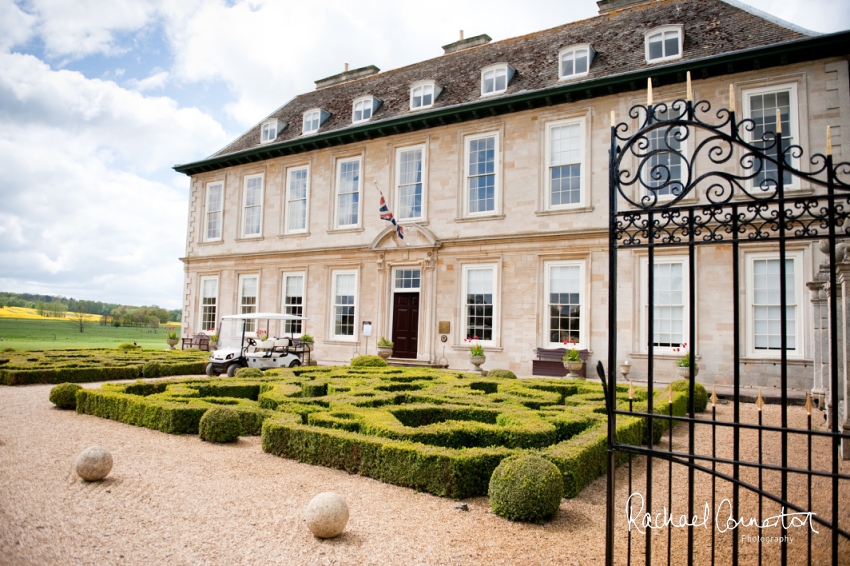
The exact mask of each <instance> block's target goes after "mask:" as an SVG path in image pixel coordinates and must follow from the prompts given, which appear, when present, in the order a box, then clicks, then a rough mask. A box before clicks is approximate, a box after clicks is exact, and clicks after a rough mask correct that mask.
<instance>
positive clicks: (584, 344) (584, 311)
mask: <svg viewBox="0 0 850 566" xmlns="http://www.w3.org/2000/svg"><path fill="white" fill-rule="evenodd" d="M585 265H586V262H585V260H583V259H579V260H569V261H567V260H558V261H546V262H544V263H543V277H544V281H543V317H542V318H543V344H544V347H546V348H563V347H564V343H563V342H562V341H560V340H559V341H557V342H552V341H551V340H550V338H551V336H550V328H551V319H552V313H551V311H550V308H549V305H550V304H551V303H550V302H549V295H550V294H551V284H552V277H551V270H552V268H553V267H578V268H579V280H578V281H579V283H578V284H579V331H578V332H579V338H580V339H579V342H578V343H577V344H576V346H575V347H576V348H577V349H579V350H585V349H589V344H590V341H589V336H588V331H587V315H588V309H589V307H588V300H587V298H588V297H587V283H586V281H587V279H586V271H585Z"/></svg>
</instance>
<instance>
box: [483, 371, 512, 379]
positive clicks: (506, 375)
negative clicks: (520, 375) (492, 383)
mask: <svg viewBox="0 0 850 566" xmlns="http://www.w3.org/2000/svg"><path fill="white" fill-rule="evenodd" d="M487 377H503V378H508V379H516V374H515V373H514V372H512V371H511V370H509V369H491V370H490V371H488V372H487Z"/></svg>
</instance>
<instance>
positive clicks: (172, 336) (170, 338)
mask: <svg viewBox="0 0 850 566" xmlns="http://www.w3.org/2000/svg"><path fill="white" fill-rule="evenodd" d="M177 342H179V340H178V339H177V333H176V332H174V331H172V332H169V333H168V334H167V335H166V338H165V343H166V344H168V347H169V349H171V350H173V349H174V346H176V345H177Z"/></svg>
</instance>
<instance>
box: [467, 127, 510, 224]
mask: <svg viewBox="0 0 850 566" xmlns="http://www.w3.org/2000/svg"><path fill="white" fill-rule="evenodd" d="M489 137H492V138H494V144H493V174H494V176H495V177H494V179H493V210H486V211H483V212H469V180H470V178H471V177H470V164H469V149H470V145H471V143H472V141H473V140H480V139H485V138H489ZM463 153H464V156H463V189H462V190H463V216H464V217H467V218H476V217H479V216H498V215H499V213H500V210H501V206H502V202H501V200H502V199H501V187H502V159H501V134H500V132H499V131H492V132H485V133H480V134H474V135H469V136H466V137H465V138H464V140H463Z"/></svg>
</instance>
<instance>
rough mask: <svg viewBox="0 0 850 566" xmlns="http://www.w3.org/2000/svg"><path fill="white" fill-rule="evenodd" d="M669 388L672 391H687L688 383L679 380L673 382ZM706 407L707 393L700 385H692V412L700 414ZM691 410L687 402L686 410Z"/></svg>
mask: <svg viewBox="0 0 850 566" xmlns="http://www.w3.org/2000/svg"><path fill="white" fill-rule="evenodd" d="M671 386H672V387H673V391H685V392H687V391H689V389H690V382H689V381H688V380H687V379H679V380H677V381H674V382H673V383H672V384H671ZM707 406H708V391H706V390H705V387H703V386H702V384H701V383H694V412H695V413H701V412H703V411H704V410H705V408H706V407H707ZM690 409H691V402H690V401H688V410H690Z"/></svg>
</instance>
